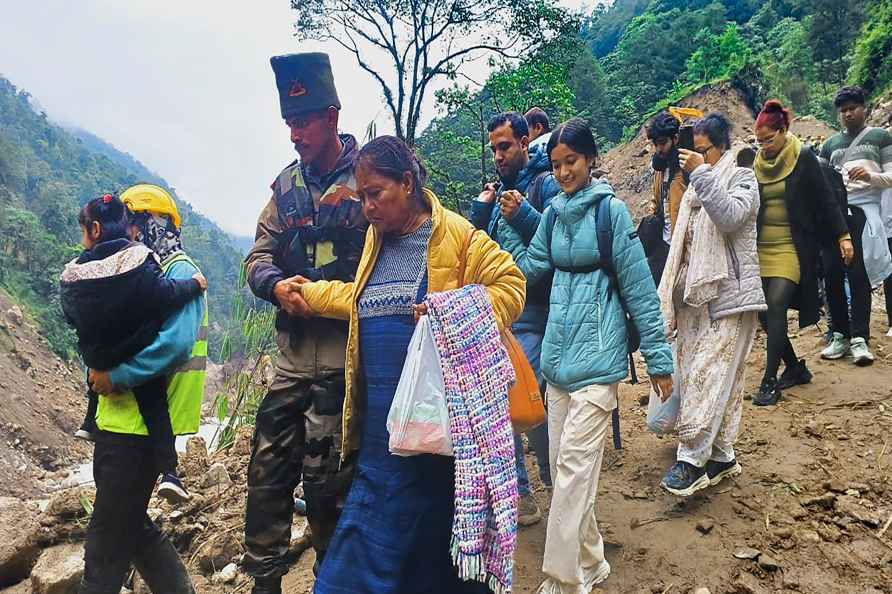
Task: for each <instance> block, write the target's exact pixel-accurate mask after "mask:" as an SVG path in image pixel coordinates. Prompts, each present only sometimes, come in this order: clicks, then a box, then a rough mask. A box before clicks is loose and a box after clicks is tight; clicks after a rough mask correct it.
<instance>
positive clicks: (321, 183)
mask: <svg viewBox="0 0 892 594" xmlns="http://www.w3.org/2000/svg"><path fill="white" fill-rule="evenodd" d="M338 138H340V139H341V142H342V143H343V144H344V147H343V148H342V149H341V154H340V155H338V160H337V161H335V166H334V168H332V170H331V171H329V172H328V173H325V174H323V175H316V174H314V173H313V172H312V171H311V170H310V168H309V167H307V166H306V165H305V164H304V163H303V162H301V164H300V172H301V175H303V178H304V182H306V183H312V184H313V185H315V186H317V187H320V188H328V186H330V185H331V181H332V180H335V179H337V178H338V177H339V176H340V175H341V174H343V173H344V172H345V171H347V170H352V169H353V167H354V166H355V164H356V155H357V153H359V143H357V142H356V138H355V137H354V136H353V135H352V134H338Z"/></svg>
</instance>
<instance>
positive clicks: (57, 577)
mask: <svg viewBox="0 0 892 594" xmlns="http://www.w3.org/2000/svg"><path fill="white" fill-rule="evenodd" d="M83 575H84V546H83V545H82V544H77V545H73V544H66V545H60V546H58V547H53V548H51V549H47V550H46V551H44V552H43V555H41V556H40V560H39V561H38V562H37V565H35V566H34V570H33V571H32V572H31V590H32V592H33V594H76V592H77V587H78V584H80V581H81V577H83Z"/></svg>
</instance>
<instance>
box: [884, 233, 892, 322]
mask: <svg viewBox="0 0 892 594" xmlns="http://www.w3.org/2000/svg"><path fill="white" fill-rule="evenodd" d="M889 251H890V252H892V238H890V239H889ZM883 291H884V292H885V293H886V317H887V321H888V322H889V327H890V328H892V276H890V277H889V278H887V279H886V282H884V283H883Z"/></svg>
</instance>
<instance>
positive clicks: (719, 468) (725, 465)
mask: <svg viewBox="0 0 892 594" xmlns="http://www.w3.org/2000/svg"><path fill="white" fill-rule="evenodd" d="M741 472H743V468H741V467H740V464H738V463H737V460H731V461H730V462H716V461H715V460H710V461H709V462H707V463H706V476H708V477H709V486H710V487H715V486H716V485H717V484H719V483H720V482H722V481H723V480H725V479H726V478H731V477H732V476H737V475H739V474H740V473H741Z"/></svg>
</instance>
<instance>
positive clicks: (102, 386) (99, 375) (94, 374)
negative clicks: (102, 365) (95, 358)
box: [87, 369, 116, 396]
mask: <svg viewBox="0 0 892 594" xmlns="http://www.w3.org/2000/svg"><path fill="white" fill-rule="evenodd" d="M87 384H89V386H90V387H91V388H93V391H94V392H96V393H97V394H102V395H103V396H108V395H110V394H114V393H115V392H116V390H115V386H114V384H112V381H111V374H110V373H109V372H108V371H97V370H95V369H91V370H90V373H89V374H88V376H87Z"/></svg>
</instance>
